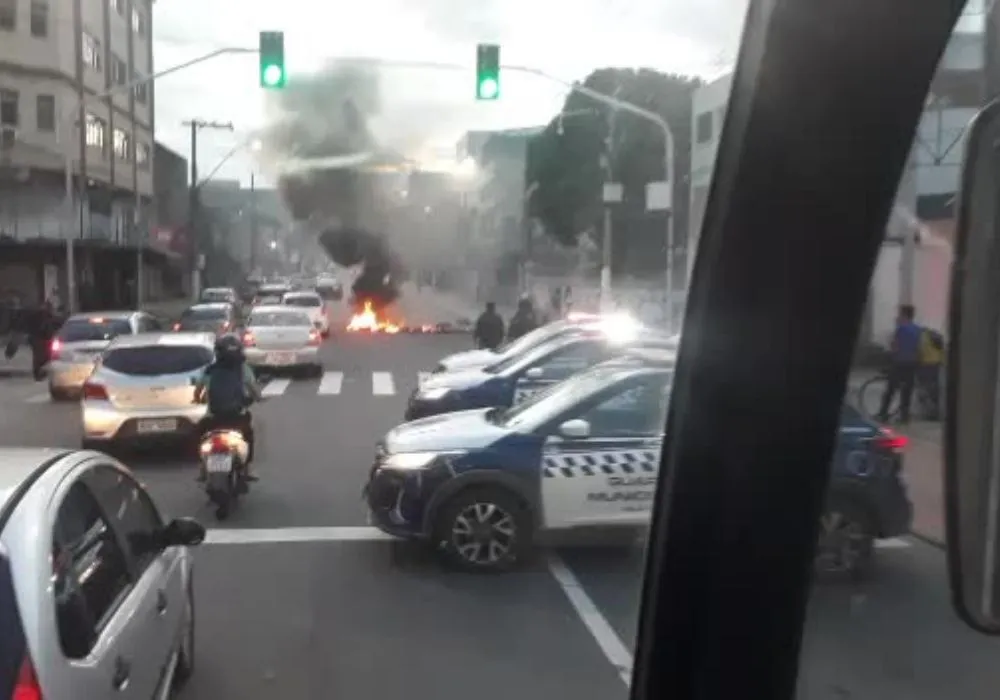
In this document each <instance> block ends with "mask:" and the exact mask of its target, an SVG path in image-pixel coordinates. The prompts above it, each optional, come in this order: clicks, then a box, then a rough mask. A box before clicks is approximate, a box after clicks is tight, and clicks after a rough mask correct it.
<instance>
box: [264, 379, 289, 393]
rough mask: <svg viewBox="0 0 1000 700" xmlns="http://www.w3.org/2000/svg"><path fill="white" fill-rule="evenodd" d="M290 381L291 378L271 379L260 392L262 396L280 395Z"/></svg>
mask: <svg viewBox="0 0 1000 700" xmlns="http://www.w3.org/2000/svg"><path fill="white" fill-rule="evenodd" d="M291 383H292V380H291V379H272V380H271V381H269V382H268V383H267V386H265V387H264V390H263V391H261V392H260V393H261V394H262V395H264V396H281V395H282V394H284V393H285V389H287V388H288V385H289V384H291Z"/></svg>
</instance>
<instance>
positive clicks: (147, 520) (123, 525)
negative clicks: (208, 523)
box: [0, 448, 205, 700]
mask: <svg viewBox="0 0 1000 700" xmlns="http://www.w3.org/2000/svg"><path fill="white" fill-rule="evenodd" d="M204 538H205V528H204V527H202V526H201V525H199V524H198V523H197V522H195V521H193V520H189V519H180V520H173V521H170V522H165V521H164V519H163V517H162V516H161V514H160V512H159V510H158V509H157V507H156V504H155V503H154V502H153V500H152V498H150V495H149V493H148V492H147V491H146V490H145V489H144V488H143V487H142V485H141V484H140V483H139V482H138V481H136V480H135V478H133V476H132V474H131V472H129V470H128V469H127V468H125V467H124V466H122V465H121V464H120V463H118V462H117V461H115V460H114V459H112V458H111V457H108V456H107V455H103V454H98V453H95V452H82V451H68V450H54V449H53V450H47V449H17V448H10V449H8V448H3V449H0V619H2V621H3V624H2V625H0V664H2V668H3V669H5V672H3V673H0V697H7V698H45V700H100V699H102V698H112V697H113V698H122V699H127V700H132V699H133V698H134V699H136V700H138V699H139V698H142V699H143V700H147V699H148V698H167V697H169V694H170V692H171V690H172V688H173V687H175V686H177V685H178V684H179V683H180V682H182V681H184V680H186V679H187V678H188V676H190V674H191V672H192V671H193V669H194V620H195V617H194V586H193V567H194V558H193V556H192V553H191V551H190V550H189V547H190V546H191V545H197V544H200V543H201V542H202V541H203V540H204Z"/></svg>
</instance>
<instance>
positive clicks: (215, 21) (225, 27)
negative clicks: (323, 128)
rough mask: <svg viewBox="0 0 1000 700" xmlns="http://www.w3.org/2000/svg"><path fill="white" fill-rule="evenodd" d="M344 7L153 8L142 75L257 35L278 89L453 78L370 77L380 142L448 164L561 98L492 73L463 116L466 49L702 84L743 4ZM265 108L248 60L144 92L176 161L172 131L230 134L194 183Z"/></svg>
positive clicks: (386, 1) (214, 146)
mask: <svg viewBox="0 0 1000 700" xmlns="http://www.w3.org/2000/svg"><path fill="white" fill-rule="evenodd" d="M349 7H350V9H349V10H345V9H344V8H345V4H344V3H333V2H316V1H315V0H160V1H159V2H157V3H156V4H155V5H154V11H155V13H156V14H155V17H154V29H155V31H154V39H155V53H154V59H155V62H156V69H157V70H163V69H164V68H167V67H169V66H171V65H176V64H178V63H183V62H184V61H187V60H190V59H192V58H194V57H196V56H198V55H200V54H203V53H207V52H209V51H212V50H214V49H218V48H222V47H228V46H241V47H255V46H256V44H257V33H258V31H260V30H267V29H274V30H282V31H284V32H285V51H286V66H287V68H288V71H289V73H290V75H291V76H292V78H294V76H295V74H301V73H309V72H312V71H315V70H317V69H318V68H319V67H320V66H322V65H323V64H324V63H326V62H328V61H330V60H331V59H335V58H337V57H350V56H354V57H359V56H360V57H377V58H382V59H387V60H390V61H407V60H410V61H434V62H443V63H449V64H459V65H462V66H466V67H467V68H466V70H441V69H433V70H432V69H425V68H422V69H407V68H400V67H387V68H385V69H383V71H382V76H381V78H382V79H381V92H382V102H383V113H382V115H381V117H380V118H379V120H378V122H377V124H376V131H377V133H378V135H379V137H380V139H381V140H383V141H384V142H385V143H386V145H388V146H390V147H402V148H404V149H405V150H406V151H408V152H409V155H412V156H413V157H417V158H432V157H435V156H449V155H451V154H452V153H453V152H454V145H455V143H456V142H457V140H458V138H459V137H460V136H461V134H462V133H463V132H465V131H467V130H469V129H483V128H487V129H489V128H503V127H509V126H527V125H532V124H539V123H544V122H545V121H547V120H548V119H549V118H550V117H551V116H552V115H553V114H554V113H555V112H556V111H557V110H558V108H559V105H560V104H561V102H562V100H563V98H564V96H565V89H563V88H560V87H559V86H558V85H555V84H553V83H551V82H548V81H546V80H544V79H540V78H536V77H531V76H523V75H516V74H513V73H511V72H509V71H506V72H503V73H502V74H501V85H502V88H501V90H502V91H501V99H500V100H499V101H498V102H493V103H478V104H477V103H476V101H475V100H474V97H473V94H474V77H473V74H474V70H473V65H474V59H475V44H476V43H477V42H496V43H499V44H500V45H501V47H502V49H501V60H502V62H503V63H504V64H510V65H527V66H532V67H537V68H540V69H542V70H544V71H545V72H547V73H549V74H551V75H554V76H557V77H559V78H562V79H565V80H574V79H578V78H582V77H583V76H585V75H586V74H587V73H588V72H589V71H590V70H592V69H594V68H597V67H601V66H606V65H618V66H648V67H654V68H659V69H663V70H668V71H675V72H681V73H688V74H697V75H710V74H713V73H718V72H719V71H720V69H721V68H723V67H724V66H725V65H727V64H728V63H729V62H731V61H732V59H733V56H734V53H735V48H736V44H737V41H738V37H739V30H740V28H741V25H742V22H743V13H744V10H745V0H667V1H666V2H662V3H660V2H652V1H651V0H639V1H638V2H629V3H626V2H624V1H623V0H603V1H602V0H574V1H573V2H567V1H566V0H477V1H476V2H469V1H466V2H461V1H460V0H416V1H414V0H360V1H359V2H351V3H350V5H349ZM265 100H266V94H265V92H264V91H263V90H261V89H260V88H259V87H258V78H257V58H256V56H253V55H244V56H225V57H221V58H217V59H213V60H212V61H209V62H206V63H204V64H200V65H198V66H194V67H192V68H189V69H186V70H184V71H183V72H180V73H177V74H175V75H172V76H168V77H166V78H163V79H162V80H161V81H158V82H157V84H156V110H157V115H156V117H157V122H156V125H157V139H158V140H160V141H162V142H164V143H166V144H167V145H168V146H169V147H170V148H172V149H174V150H176V151H178V152H179V153H181V154H182V155H184V156H185V157H188V156H189V152H190V143H189V133H188V132H187V130H185V128H184V127H183V126H181V122H182V121H183V120H185V119H190V118H191V117H198V118H202V119H209V120H219V121H223V122H226V121H232V122H233V124H234V127H235V129H236V133H235V134H228V133H225V132H212V131H202V132H201V134H200V136H199V148H198V155H199V167H200V171H201V174H202V175H205V174H207V173H208V172H209V171H210V170H211V169H212V168H213V167H214V166H215V164H216V163H217V162H218V161H219V160H220V159H221V158H222V157H223V156H224V155H225V154H226V152H227V151H229V150H230V149H231V148H232V147H233V146H234V145H235V144H237V143H238V140H239V139H241V138H246V135H247V134H249V133H252V131H253V130H254V129H256V128H259V127H260V126H262V125H263V124H264V123H265V114H266V102H265ZM416 151H419V152H416ZM262 167H263V168H264V169H265V170H266V164H255V163H254V161H253V159H252V157H250V156H248V155H242V156H240V157H234V158H232V159H231V160H230V161H229V163H227V165H226V166H224V167H223V168H222V169H221V170H220V172H219V175H218V177H225V178H240V179H242V180H244V181H245V180H247V179H248V177H249V173H250V172H251V171H252V170H255V169H256V170H258V171H259V170H260V169H261V168H262ZM263 176H264V177H265V178H266V174H264V175H263Z"/></svg>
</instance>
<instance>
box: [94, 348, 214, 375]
mask: <svg viewBox="0 0 1000 700" xmlns="http://www.w3.org/2000/svg"><path fill="white" fill-rule="evenodd" d="M212 358H213V356H212V349H211V348H206V347H205V346H204V345H147V346H144V347H138V348H117V349H113V350H111V351H110V352H106V353H105V354H104V360H103V364H104V366H105V367H107V368H108V369H110V370H112V371H114V372H119V373H121V374H131V375H135V376H140V377H155V376H158V375H161V374H183V373H187V372H193V371H194V370H196V369H198V368H200V367H204V366H206V365H208V364H211V362H212Z"/></svg>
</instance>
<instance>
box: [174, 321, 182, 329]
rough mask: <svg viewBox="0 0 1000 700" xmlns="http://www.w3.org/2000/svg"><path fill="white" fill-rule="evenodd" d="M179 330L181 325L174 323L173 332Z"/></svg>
mask: <svg viewBox="0 0 1000 700" xmlns="http://www.w3.org/2000/svg"><path fill="white" fill-rule="evenodd" d="M180 329H181V324H179V323H175V324H174V330H175V331H179V330H180Z"/></svg>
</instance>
